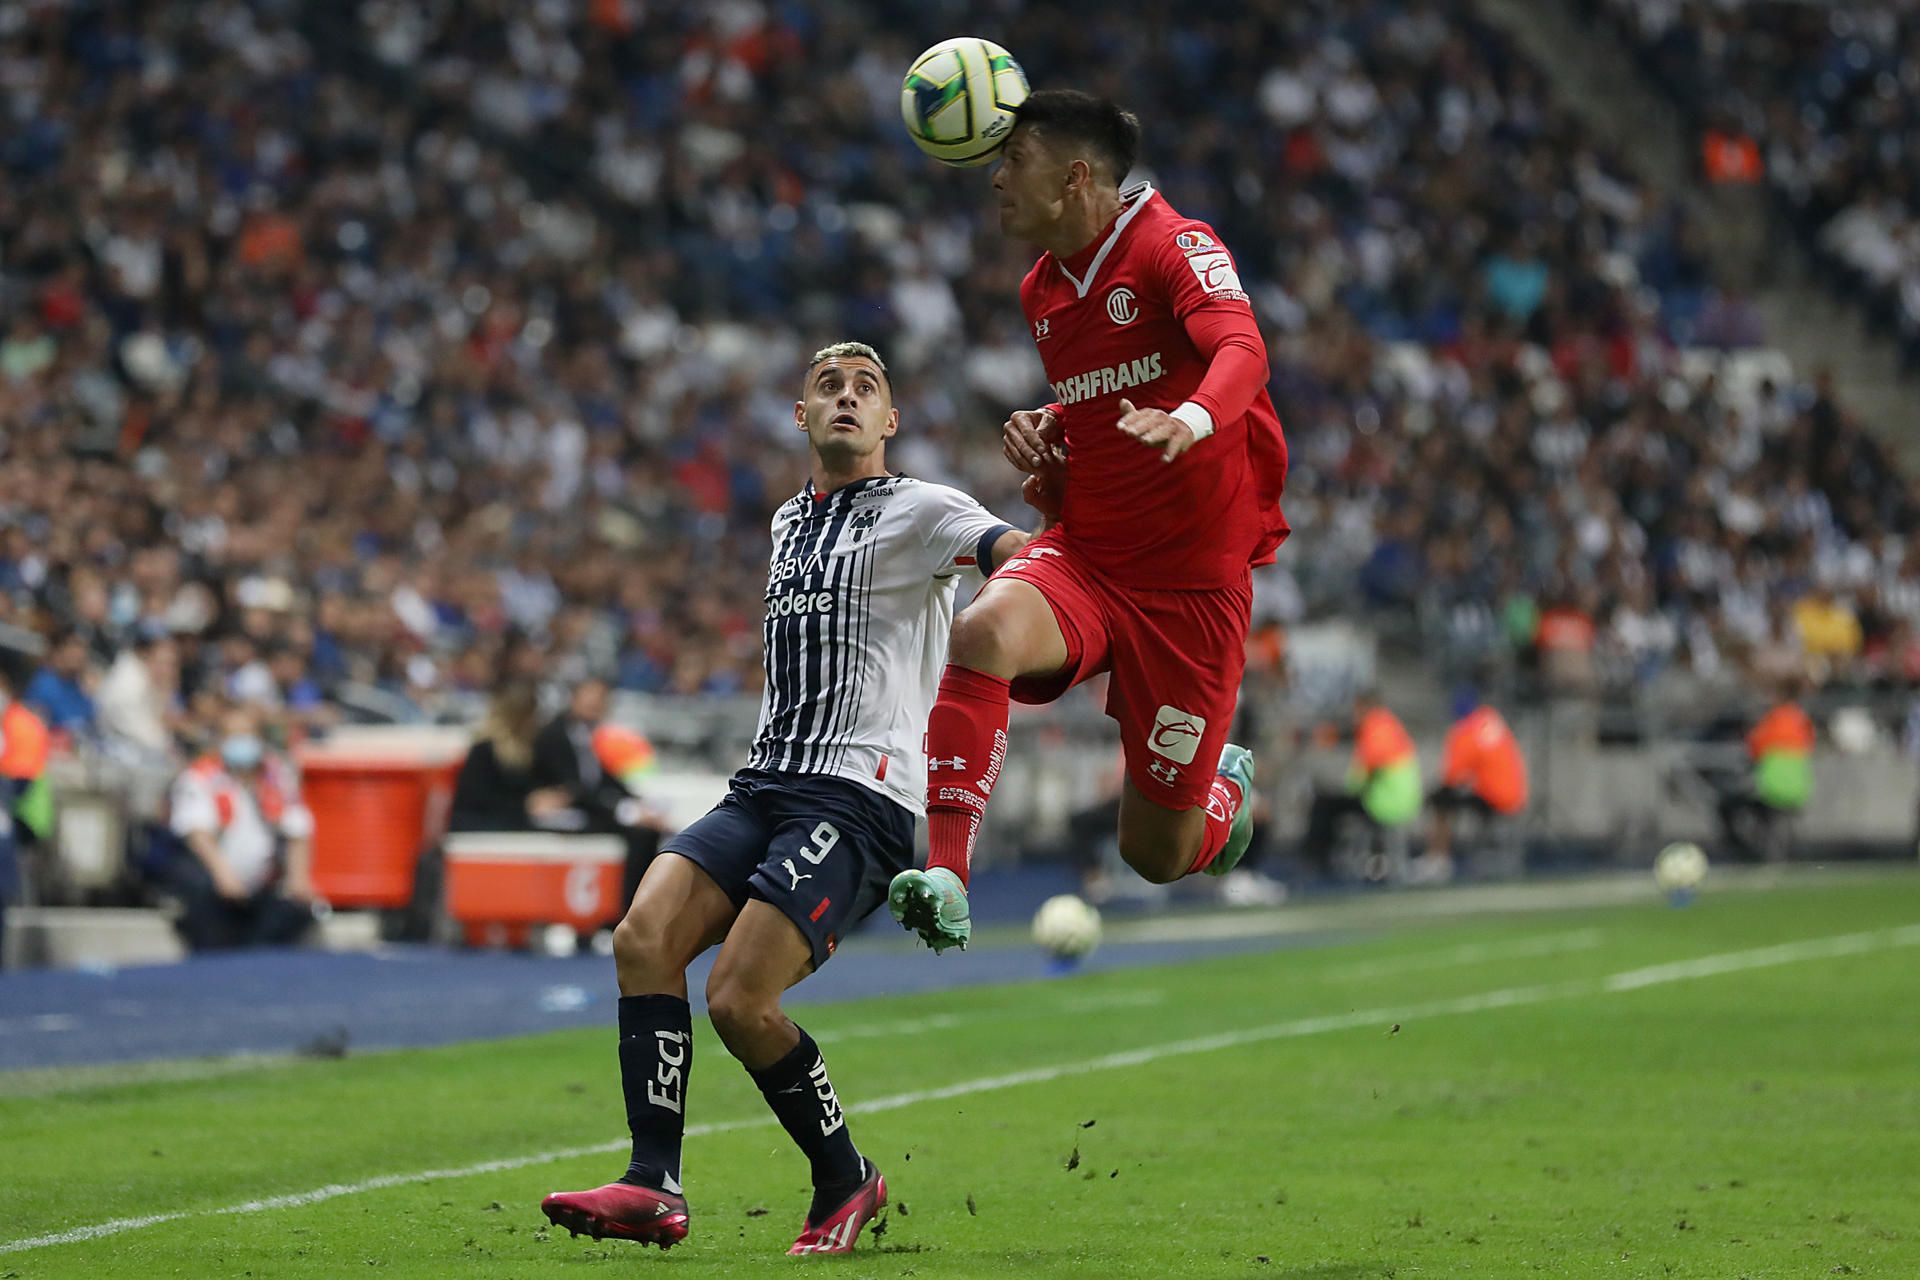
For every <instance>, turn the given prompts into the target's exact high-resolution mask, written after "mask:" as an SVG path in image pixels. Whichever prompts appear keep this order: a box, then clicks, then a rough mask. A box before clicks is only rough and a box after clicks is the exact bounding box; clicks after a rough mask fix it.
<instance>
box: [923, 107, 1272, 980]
mask: <svg viewBox="0 0 1920 1280" xmlns="http://www.w3.org/2000/svg"><path fill="white" fill-rule="evenodd" d="M1139 138H1140V126H1139V122H1138V121H1137V120H1135V119H1134V117H1133V116H1132V115H1131V114H1130V113H1128V112H1126V111H1123V110H1121V109H1120V108H1119V107H1117V106H1115V105H1114V104H1113V103H1111V102H1105V101H1102V100H1100V99H1098V98H1094V97H1090V96H1089V95H1087V94H1083V93H1077V92H1074V91H1071V90H1043V91H1040V92H1037V93H1035V94H1033V95H1032V96H1031V97H1030V98H1028V99H1027V100H1026V102H1025V103H1024V104H1022V106H1021V107H1020V110H1019V115H1018V120H1017V123H1016V124H1015V127H1014V129H1013V132H1012V134H1011V135H1010V137H1009V138H1008V141H1007V145H1006V150H1005V151H1004V153H1003V154H1002V158H1001V162H1000V165H999V168H998V169H997V170H996V171H995V173H994V179H993V189H994V194H995V195H996V197H997V198H998V200H999V205H1000V227H1001V230H1002V231H1004V232H1006V233H1007V234H1008V235H1011V236H1013V237H1015V238H1017V239H1020V240H1025V241H1028V242H1030V243H1032V244H1034V245H1036V246H1037V247H1038V248H1040V249H1041V250H1042V251H1043V252H1042V253H1041V255H1040V260H1039V261H1038V262H1037V263H1035V264H1034V267H1033V270H1032V271H1030V272H1028V273H1027V277H1026V279H1025V280H1024V281H1023V282H1022V283H1021V286H1020V305H1021V307H1022V309H1023V310H1024V311H1025V312H1026V316H1027V323H1028V324H1029V325H1030V326H1031V327H1032V331H1033V339H1034V343H1035V345H1036V347H1037V348H1038V350H1039V353H1040V359H1041V363H1042V364H1043V365H1044V366H1045V367H1046V371H1047V379H1048V381H1049V382H1051V383H1052V384H1053V389H1054V394H1055V396H1056V397H1057V398H1058V399H1057V402H1056V403H1054V404H1051V405H1048V406H1046V407H1045V408H1043V409H1038V410H1033V411H1031V412H1020V413H1016V414H1014V415H1013V417H1012V418H1010V419H1009V420H1008V422H1007V424H1006V426H1005V428H1004V432H1003V436H1004V445H1005V449H1006V453H1007V457H1008V459H1009V460H1010V461H1011V462H1012V463H1013V464H1014V465H1015V466H1016V467H1018V468H1020V469H1021V470H1022V471H1026V472H1028V473H1030V474H1034V475H1038V476H1040V477H1041V479H1042V485H1043V486H1044V487H1045V489H1046V490H1047V491H1048V492H1049V493H1050V494H1051V495H1052V498H1053V500H1054V501H1055V502H1057V504H1058V507H1059V516H1060V519H1059V522H1058V524H1057V526H1056V527H1055V528H1054V529H1053V530H1051V531H1050V532H1049V533H1047V534H1045V535H1043V536H1042V537H1039V538H1037V539H1035V540H1034V541H1033V543H1032V544H1031V545H1029V546H1028V547H1027V548H1026V550H1025V551H1024V552H1022V553H1021V554H1020V555H1019V556H1017V557H1015V558H1014V559H1013V560H1011V561H1009V562H1008V563H1007V564H1006V565H1004V566H1002V568H1001V570H1000V572H999V573H997V574H995V575H994V577H993V579H992V580H991V581H990V582H989V583H988V584H987V585H986V587H985V588H984V589H983V590H982V591H981V593H980V595H979V597H978V598H977V599H976V600H975V601H974V603H973V604H972V606H971V607H969V608H968V609H966V610H965V611H964V612H963V613H961V615H960V616H959V617H958V618H956V619H955V620H954V624H953V636H952V644H951V647H950V648H949V650H948V665H947V669H946V673H945V675H944V677H943V678H942V680H941V684H940V694H939V698H938V700H937V701H936V702H935V704H934V707H933V711H932V714H931V716H930V717H929V719H928V722H927V758H928V762H929V773H928V784H927V834H928V845H929V855H928V859H927V869H926V870H925V871H917V870H914V871H905V872H902V873H900V875H898V876H896V877H895V878H894V882H893V886H892V891H891V893H890V894H889V898H888V905H889V908H890V909H891V911H892V913H893V915H894V918H895V919H897V920H899V921H900V922H901V923H902V924H903V925H904V926H906V927H907V928H908V929H911V930H913V931H915V932H917V933H919V934H920V936H921V937H922V938H923V939H925V940H926V942H927V943H928V944H929V945H931V946H932V947H933V948H934V949H935V950H936V951H939V950H943V949H945V948H946V947H949V946H956V945H961V946H964V945H965V943H966V941H967V938H968V936H969V934H970V932H971V921H970V918H969V912H968V908H967V900H966V878H967V867H968V863H969V860H970V858H971V856H972V850H973V842H974V837H975V835H976V833H977V832H978V830H979V826H980V820H981V817H982V816H983V814H984V813H985V811H986V804H987V798H988V796H989V795H990V794H991V792H992V790H993V784H994V782H995V780H996V779H997V778H998V776H999V772H1000V767H1001V763H1002V761H1003V760H1004V758H1005V753H1006V731H1007V710H1008V703H1009V701H1010V700H1011V699H1015V698H1017V699H1019V700H1020V701H1022V702H1050V701H1052V700H1053V699H1055V698H1057V697H1059V696H1060V695H1061V694H1062V693H1064V692H1065V691H1066V690H1067V689H1069V688H1071V687H1072V686H1074V685H1076V684H1078V683H1080V682H1081V681H1083V680H1086V679H1088V678H1089V677H1091V676H1094V675H1096V674H1098V673H1100V672H1102V671H1107V672H1111V673H1112V678H1111V680H1110V682H1109V685H1108V693H1107V714H1108V715H1110V716H1112V717H1113V718H1114V719H1115V720H1116V721H1118V722H1119V725H1120V736H1121V741H1122V744H1123V746H1124V748H1125V754H1126V761H1127V784H1126V789H1125V792H1124V794H1123V796H1122V798H1121V802H1120V831H1119V837H1120V839H1119V843H1120V854H1121V856H1122V857H1123V858H1125V859H1126V861H1127V863H1128V865H1129V866H1131V867H1133V868H1134V870H1136V871H1138V872H1139V873H1140V874H1141V875H1142V876H1144V877H1146V878H1147V879H1148V880H1151V881H1153V882H1155V883H1166V882H1168V881H1172V880H1177V879H1179V878H1180V877H1182V876H1185V875H1190V874H1192V873H1193V872H1196V871H1206V872H1209V873H1211V874H1215V875H1218V874H1223V873H1224V872H1226V871H1228V870H1230V869H1231V868H1232V867H1233V866H1234V865H1235V864H1236V863H1237V862H1238V861H1239V860H1240V857H1241V855H1242V854H1243V853H1244V852H1245V851H1246V846H1247V843H1248V839H1249V837H1250V835H1251V814H1250V811H1249V806H1247V805H1246V804H1245V803H1244V801H1245V799H1246V796H1247V792H1248V790H1249V789H1250V786H1251V783H1252V778H1253V758H1252V755H1251V753H1249V752H1248V751H1246V750H1245V749H1244V748H1242V747H1237V746H1234V745H1232V744H1230V743H1228V742H1227V741H1226V735H1227V728H1228V726H1229V724H1230V723H1231V721H1232V719H1233V711H1234V703H1235V699H1236V697H1237V695H1238V692H1239V687H1240V674H1241V670H1242V668H1243V667H1244V665H1245V659H1246V654H1245V646H1246V638H1247V627H1248V621H1249V614H1250V610H1251V605H1252V578H1251V567H1252V566H1253V565H1256V564H1264V563H1267V562H1269V561H1271V560H1272V559H1273V555H1274V552H1275V550H1276V549H1277V548H1278V547H1279V545H1280V543H1281V542H1282V541H1283V540H1284V539H1285V538H1286V536H1287V525H1286V521H1285V520H1284V519H1283V518H1282V516H1281V514H1280V491H1281V488H1282V486H1283V484H1284V482H1285V479H1286V470H1287V448H1286V442H1285V440H1284V438H1283V437H1282V435H1281V431H1280V419H1279V416H1278V415H1277V414H1276V413H1275V412H1274V408H1273V402H1272V401H1271V400H1270V399H1269V398H1268V396H1267V392H1266V383H1267V378H1268V364H1267V351H1266V344H1265V342H1264V341H1263V340H1262V338H1261V335H1260V328H1259V325H1258V324H1257V323H1256V321H1255V319H1254V315H1253V308H1252V307H1251V305H1250V304H1249V303H1248V300H1247V295H1246V293H1245V291H1244V290H1243V289H1242V288H1241V286H1240V278H1239V276H1238V275H1237V274H1236V272H1235V269H1234V263H1233V257H1232V255H1231V254H1229V253H1228V252H1227V249H1226V247H1225V246H1224V245H1222V244H1221V243H1220V241H1219V239H1218V238H1217V237H1216V236H1215V235H1214V234H1213V231H1212V229H1211V228H1209V227H1208V226H1207V225H1206V224H1205V223H1201V222H1196V221H1194V220H1193V219H1191V218H1185V217H1182V216H1181V215H1180V214H1179V213H1177V212H1176V211H1175V210H1174V209H1173V208H1172V207H1171V206H1170V205H1168V204H1167V202H1166V200H1165V199H1164V198H1162V197H1161V196H1160V194H1159V193H1158V192H1156V191H1154V190H1153V188H1152V187H1151V186H1149V185H1148V184H1146V183H1140V184H1138V185H1135V186H1132V187H1129V188H1128V189H1126V190H1125V191H1122V190H1121V189H1120V182H1121V180H1122V179H1123V178H1124V177H1125V176H1126V174H1127V171H1128V170H1129V169H1130V168H1131V167H1132V165H1133V160H1134V155H1135V153H1136V151H1137V150H1138V147H1139Z"/></svg>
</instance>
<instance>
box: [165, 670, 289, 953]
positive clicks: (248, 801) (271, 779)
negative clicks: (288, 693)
mask: <svg viewBox="0 0 1920 1280" xmlns="http://www.w3.org/2000/svg"><path fill="white" fill-rule="evenodd" d="M170 798H171V813H172V816H171V820H170V826H171V828H172V830H173V833H174V834H175V835H176V836H178V837H179V838H180V840H181V842H182V843H184V844H185V845H186V848H187V855H186V856H182V857H178V858H175V859H174V860H173V863H172V867H171V874H170V875H169V876H168V880H169V882H170V887H171V888H172V889H173V890H174V892H176V893H177V894H179V895H180V897H181V899H182V901H183V904H184V906H185V912H184V914H183V915H182V917H181V920H180V925H179V927H180V932H181V935H182V937H183V938H184V940H185V941H186V943H187V946H188V947H189V948H190V949H192V950H194V951H214V950H220V949H224V948H231V947H252V946H286V945H289V944H292V943H295V942H298V941H300V940H301V939H302V938H303V937H304V936H305V935H306V933H307V932H308V930H310V929H311V928H312V927H313V922H314V893H313V882H312V880H311V878H310V872H311V867H312V836H313V815H312V814H311V813H310V812H308V810H307V807H306V806H305V805H304V804H302V803H301V801H300V782H299V778H298V776H297V775H296V773H295V772H294V769H293V766H292V765H291V764H290V763H288V761H287V760H286V759H285V757H283V756H280V755H278V754H277V753H274V752H270V751H269V750H268V749H267V746H266V743H265V741H264V740H262V738H261V737H260V726H259V721H258V719H257V718H256V716H255V714H254V712H253V711H252V710H251V709H250V708H248V707H245V706H238V705H235V706H229V707H227V708H226V709H225V710H224V711H223V712H222V713H221V716H220V735H219V738H218V740H217V742H216V744H215V746H214V749H213V750H212V751H210V752H209V753H207V754H206V755H203V756H201V757H200V758H199V759H197V760H195V761H194V762H193V763H192V764H190V765H188V766H187V768H186V770H185V771H184V772H183V773H181V775H180V776H179V777H178V778H177V779H175V781H174V784H173V790H172V794H171V797H170Z"/></svg>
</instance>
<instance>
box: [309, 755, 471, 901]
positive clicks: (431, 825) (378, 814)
mask: <svg viewBox="0 0 1920 1280" xmlns="http://www.w3.org/2000/svg"><path fill="white" fill-rule="evenodd" d="M466 749H467V735H466V734H465V732H464V731H455V732H453V733H448V732H445V731H426V732H421V731H411V730H404V729H398V730H386V731H381V730H360V731H352V730H344V731H341V732H339V733H336V734H334V735H332V736H330V737H328V738H327V739H325V740H323V741H321V742H318V743H315V744H312V745H310V746H308V747H306V748H305V749H303V750H302V751H301V753H300V756H299V764H300V773H301V793H302V795H303V797H304V798H305V800H306V803H307V807H308V808H309V809H311V810H312V811H313V887H314V892H316V893H318V894H319V895H320V896H321V897H322V898H325V899H326V900H327V901H328V902H330V903H332V904H333V905H334V906H336V907H377V908H384V909H388V910H396V909H399V908H402V907H405V906H406V905H407V904H408V903H409V902H410V901H412V899H413V880H414V869H415V867H416V866H417V865H418V863H419V860H420V852H421V850H423V849H426V848H428V847H429V846H431V845H433V844H434V843H435V842H437V841H438V840H439V839H440V837H441V836H443V835H444V834H446V830H447V813H448V810H449V809H450V808H451V807H452V804H453V780H454V777H455V775H456V774H458V773H459V772H460V762H461V761H462V760H464V759H465V758H466Z"/></svg>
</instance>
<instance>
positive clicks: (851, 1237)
mask: <svg viewBox="0 0 1920 1280" xmlns="http://www.w3.org/2000/svg"><path fill="white" fill-rule="evenodd" d="M862 1163H863V1164H865V1165H866V1168H867V1180H866V1181H865V1182H862V1183H861V1184H860V1186H859V1187H858V1188H857V1189H856V1190H855V1191H854V1193H853V1194H852V1195H850V1196H848V1197H847V1198H846V1200H845V1201H843V1202H842V1203H841V1205H840V1207H839V1208H837V1209H835V1210H834V1211H833V1212H832V1213H829V1214H828V1215H827V1216H826V1217H824V1218H822V1219H821V1220H820V1221H818V1222H809V1223H808V1224H807V1226H806V1229H805V1230H804V1231H802V1232H801V1233H800V1238H799V1239H798V1240H795V1241H794V1242H793V1248H791V1249H789V1250H787V1256H788V1257H800V1256H810V1255H812V1254H816V1253H852V1252H853V1245H854V1241H856V1240H858V1239H859V1238H860V1232H861V1231H862V1230H863V1229H864V1228H865V1227H866V1225H867V1223H869V1222H871V1221H872V1220H873V1215H874V1214H876V1213H879V1212H880V1210H882V1209H884V1208H885V1207H886V1204H887V1180H886V1179H885V1178H883V1177H881V1176H880V1171H879V1170H878V1169H876V1168H874V1167H873V1161H871V1160H866V1159H864V1158H863V1159H862Z"/></svg>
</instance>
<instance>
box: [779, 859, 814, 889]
mask: <svg viewBox="0 0 1920 1280" xmlns="http://www.w3.org/2000/svg"><path fill="white" fill-rule="evenodd" d="M784 865H785V866H786V868H787V874H788V875H790V876H792V877H793V883H792V884H790V885H788V886H787V892H788V893H792V892H793V891H794V890H795V889H798V888H799V887H800V882H801V881H802V880H811V879H813V877H812V876H810V875H801V874H800V868H798V867H796V866H794V865H793V859H792V858H787V859H785V860H784Z"/></svg>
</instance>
